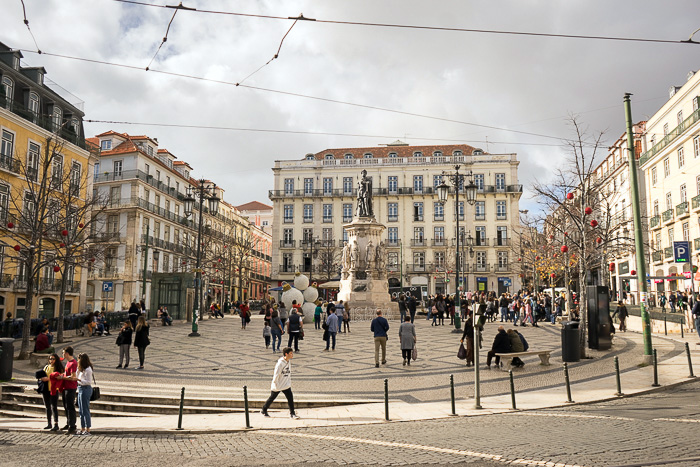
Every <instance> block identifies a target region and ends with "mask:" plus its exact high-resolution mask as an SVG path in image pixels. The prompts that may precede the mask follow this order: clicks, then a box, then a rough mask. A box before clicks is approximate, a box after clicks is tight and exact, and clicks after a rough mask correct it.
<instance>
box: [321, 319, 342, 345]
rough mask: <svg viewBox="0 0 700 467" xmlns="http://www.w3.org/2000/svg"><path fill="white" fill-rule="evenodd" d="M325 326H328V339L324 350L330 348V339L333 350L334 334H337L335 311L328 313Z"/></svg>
mask: <svg viewBox="0 0 700 467" xmlns="http://www.w3.org/2000/svg"><path fill="white" fill-rule="evenodd" d="M326 326H328V340H327V341H326V348H325V349H324V352H328V349H329V348H331V340H332V341H333V350H335V336H336V335H337V334H338V331H339V329H338V317H337V316H336V315H335V313H330V314H329V315H328V317H327V318H326Z"/></svg>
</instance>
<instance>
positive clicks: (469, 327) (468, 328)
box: [462, 318, 474, 339]
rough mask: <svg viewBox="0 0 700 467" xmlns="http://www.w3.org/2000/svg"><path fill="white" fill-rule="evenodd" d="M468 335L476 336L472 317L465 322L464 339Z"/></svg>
mask: <svg viewBox="0 0 700 467" xmlns="http://www.w3.org/2000/svg"><path fill="white" fill-rule="evenodd" d="M467 337H470V338H472V339H473V338H474V324H473V321H472V319H471V318H469V319H468V320H466V321H465V322H464V333H462V339H466V338H467Z"/></svg>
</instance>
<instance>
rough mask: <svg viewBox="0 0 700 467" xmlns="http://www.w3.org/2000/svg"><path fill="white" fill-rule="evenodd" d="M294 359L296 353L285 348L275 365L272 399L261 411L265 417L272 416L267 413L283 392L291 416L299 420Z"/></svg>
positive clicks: (268, 399)
mask: <svg viewBox="0 0 700 467" xmlns="http://www.w3.org/2000/svg"><path fill="white" fill-rule="evenodd" d="M292 314H294V313H292ZM292 357H294V352H292V349H291V348H289V347H285V348H284V349H282V356H281V357H280V359H279V360H277V364H276V365H275V373H274V375H273V376H272V384H271V385H270V391H271V392H270V397H268V398H267V400H266V401H265V404H264V405H263V406H262V410H261V411H260V413H261V414H263V415H264V416H265V417H269V416H270V415H269V414H268V413H267V409H269V408H270V406H271V405H272V403H273V402H274V401H275V399H277V396H279V394H280V392H281V393H284V397H286V398H287V404H288V405H289V416H290V417H292V418H293V419H295V420H298V419H299V416H298V415H297V414H296V412H295V411H294V395H293V394H292Z"/></svg>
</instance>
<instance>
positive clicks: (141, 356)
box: [136, 347, 146, 366]
mask: <svg viewBox="0 0 700 467" xmlns="http://www.w3.org/2000/svg"><path fill="white" fill-rule="evenodd" d="M136 350H138V351H139V366H143V362H144V361H145V360H146V347H136Z"/></svg>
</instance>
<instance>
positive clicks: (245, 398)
mask: <svg viewBox="0 0 700 467" xmlns="http://www.w3.org/2000/svg"><path fill="white" fill-rule="evenodd" d="M243 407H244V408H245V427H246V428H253V427H252V426H250V411H249V410H248V386H243Z"/></svg>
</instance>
